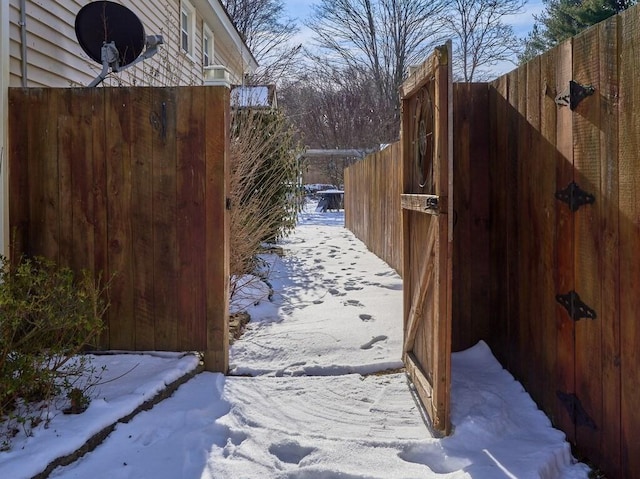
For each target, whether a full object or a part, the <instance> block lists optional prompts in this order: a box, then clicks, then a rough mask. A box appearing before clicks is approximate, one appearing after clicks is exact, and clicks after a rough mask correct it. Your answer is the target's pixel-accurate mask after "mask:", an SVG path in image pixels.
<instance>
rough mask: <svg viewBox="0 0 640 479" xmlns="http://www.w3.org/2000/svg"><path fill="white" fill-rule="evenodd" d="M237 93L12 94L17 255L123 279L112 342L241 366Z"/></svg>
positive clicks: (114, 306) (117, 287) (116, 286)
mask: <svg viewBox="0 0 640 479" xmlns="http://www.w3.org/2000/svg"><path fill="white" fill-rule="evenodd" d="M228 122H229V92H228V89H226V88H221V87H180V88H99V89H89V88H87V89H70V88H67V89H10V92H9V129H10V132H9V135H10V160H9V168H10V204H9V209H10V227H11V231H12V237H13V241H14V244H13V248H14V253H15V254H16V255H18V254H21V253H26V254H29V255H42V256H46V257H48V258H51V259H53V260H55V261H57V262H58V263H60V264H62V265H68V266H70V267H72V268H73V269H74V270H80V269H86V270H89V271H91V272H93V273H94V274H95V275H96V277H98V276H99V275H101V276H102V279H103V281H104V280H105V279H108V278H113V279H112V286H111V290H110V303H111V307H110V308H109V310H108V312H107V318H106V323H107V331H106V334H105V335H104V336H103V338H102V344H101V346H102V347H104V348H108V349H123V350H174V351H180V350H200V351H204V352H205V363H206V367H207V368H208V369H210V370H217V371H226V370H227V366H228V328H227V324H228V311H227V310H228V276H229V270H228V268H229V266H228V264H229V254H228V247H229V242H228V234H229V233H228V226H229V222H228V211H227V209H226V197H227V191H226V188H227V186H226V185H227V180H228V172H229V170H228V159H227V151H228Z"/></svg>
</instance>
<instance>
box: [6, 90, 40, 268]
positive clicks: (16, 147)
mask: <svg viewBox="0 0 640 479" xmlns="http://www.w3.org/2000/svg"><path fill="white" fill-rule="evenodd" d="M30 108H31V101H30V98H29V97H27V96H26V95H25V94H24V91H23V90H14V89H11V90H9V156H8V159H9V161H8V164H9V194H10V201H9V223H10V225H11V230H10V232H9V234H10V241H11V249H10V252H11V256H12V261H15V260H16V259H17V258H15V256H18V255H20V253H21V252H24V251H25V248H26V246H27V245H28V244H29V228H30V221H29V219H30V217H29V210H30V208H29V206H30V201H29V198H30V193H29V183H30V178H32V177H33V175H30V174H29V161H28V158H29V156H28V149H29V148H28V145H29V135H28V133H27V125H28V121H29V110H30ZM5 164H7V163H5Z"/></svg>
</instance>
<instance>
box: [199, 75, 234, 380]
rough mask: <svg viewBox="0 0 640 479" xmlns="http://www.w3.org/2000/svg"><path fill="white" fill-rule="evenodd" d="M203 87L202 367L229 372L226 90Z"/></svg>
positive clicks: (227, 107)
mask: <svg viewBox="0 0 640 479" xmlns="http://www.w3.org/2000/svg"><path fill="white" fill-rule="evenodd" d="M204 88H205V125H206V129H205V131H206V132H207V134H206V147H205V152H206V153H205V157H206V176H205V177H206V197H207V212H206V238H207V245H206V257H205V262H206V282H207V304H206V307H207V313H206V316H207V324H206V331H207V333H206V334H207V342H206V350H205V353H204V367H205V369H206V370H207V371H215V372H222V373H226V372H227V369H229V241H230V232H229V228H230V219H229V210H228V209H227V198H228V196H229V193H228V190H229V174H230V166H229V161H230V158H229V121H230V111H229V89H228V88H226V87H204Z"/></svg>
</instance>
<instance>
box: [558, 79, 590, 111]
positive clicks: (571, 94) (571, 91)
mask: <svg viewBox="0 0 640 479" xmlns="http://www.w3.org/2000/svg"><path fill="white" fill-rule="evenodd" d="M595 91H596V89H595V88H594V87H592V86H585V85H581V84H580V83H578V82H574V81H573V80H570V81H569V88H567V89H566V90H565V91H563V92H562V93H560V94H558V96H556V104H557V105H560V106H568V107H569V108H570V109H571V110H572V111H573V110H575V109H576V107H577V106H578V105H579V104H580V102H581V101H582V100H584V99H585V98H586V97H588V96H590V95H593V93H594V92H595Z"/></svg>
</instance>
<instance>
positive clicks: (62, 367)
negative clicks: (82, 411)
mask: <svg viewBox="0 0 640 479" xmlns="http://www.w3.org/2000/svg"><path fill="white" fill-rule="evenodd" d="M106 290H107V286H101V284H100V281H98V282H97V283H96V281H94V279H93V277H91V276H90V275H89V274H88V273H87V272H83V273H82V274H81V276H80V278H79V279H76V278H74V274H73V272H72V271H71V270H70V269H69V268H59V267H57V266H56V265H55V264H54V263H53V262H52V261H49V260H46V259H44V258H32V259H29V258H22V259H21V260H20V261H19V262H18V263H17V264H15V265H12V264H11V263H10V262H9V261H8V260H7V259H6V258H4V257H2V258H0V421H2V423H3V424H2V426H3V428H2V429H0V431H1V432H2V433H3V436H4V437H0V441H2V447H3V448H4V449H6V448H8V447H9V445H10V439H11V437H12V436H13V435H15V433H17V432H18V428H17V427H16V426H18V425H19V426H20V428H22V429H24V431H25V432H26V433H27V434H28V433H29V431H30V427H31V426H32V425H35V424H37V423H39V422H40V421H41V420H42V415H41V413H40V411H42V410H44V409H46V406H47V405H48V403H49V402H50V401H51V400H52V399H54V398H57V397H61V396H62V397H68V398H69V399H71V400H72V402H73V399H74V398H75V399H76V401H77V399H78V392H73V391H74V390H78V391H80V392H82V393H83V394H84V393H86V390H87V388H89V387H90V380H89V382H87V376H91V375H93V374H95V370H94V369H93V368H92V367H91V363H90V360H89V358H88V357H87V356H76V355H77V354H78V353H79V352H81V350H82V348H83V347H85V346H87V345H90V344H92V342H94V341H95V340H96V339H97V337H98V335H99V334H100V332H101V331H102V329H103V323H102V317H103V315H104V313H105V311H106V308H107V303H106V302H105V300H104V296H105V293H106ZM72 395H73V397H72ZM85 396H86V394H85ZM85 399H86V398H85Z"/></svg>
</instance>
